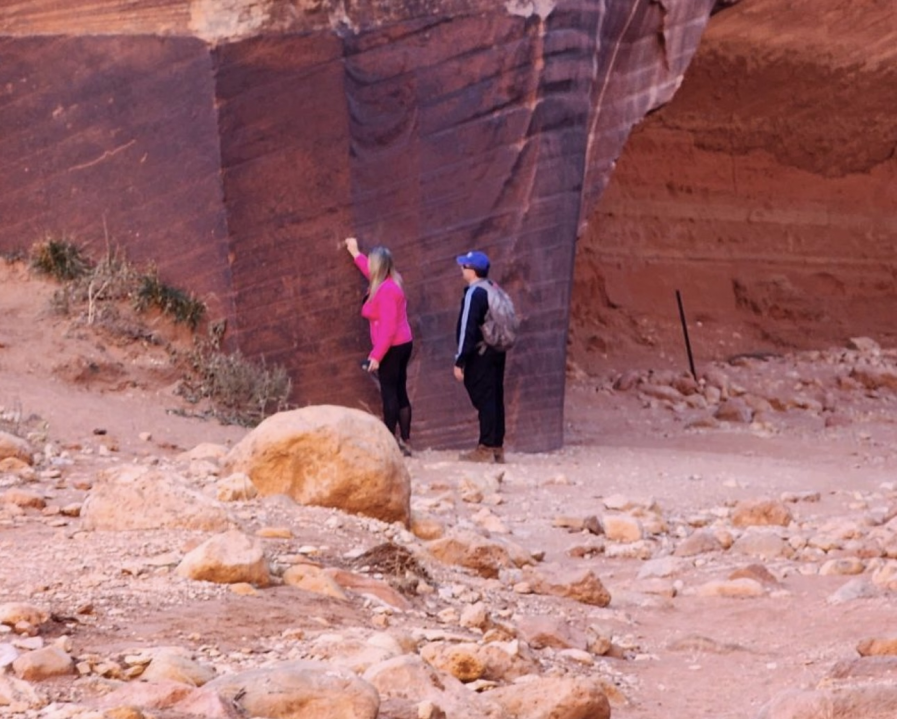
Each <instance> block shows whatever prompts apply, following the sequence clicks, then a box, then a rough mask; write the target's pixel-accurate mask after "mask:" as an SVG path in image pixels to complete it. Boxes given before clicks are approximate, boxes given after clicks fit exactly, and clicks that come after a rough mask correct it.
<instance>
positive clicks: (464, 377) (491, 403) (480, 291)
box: [454, 251, 506, 463]
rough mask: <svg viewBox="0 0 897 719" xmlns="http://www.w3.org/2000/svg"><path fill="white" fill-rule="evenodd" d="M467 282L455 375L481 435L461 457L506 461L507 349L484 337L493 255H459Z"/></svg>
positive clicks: (476, 253) (461, 315)
mask: <svg viewBox="0 0 897 719" xmlns="http://www.w3.org/2000/svg"><path fill="white" fill-rule="evenodd" d="M456 261H457V263H458V264H459V265H460V266H461V273H462V275H463V277H464V281H465V282H466V283H467V286H466V287H465V288H464V296H463V298H462V300H461V311H460V313H459V314H458V326H457V329H456V338H457V342H458V345H457V351H456V353H455V370H454V371H455V379H457V380H458V381H459V382H463V383H464V389H466V390H467V395H468V396H469V397H470V401H471V403H472V404H473V406H474V408H475V409H476V411H477V416H478V418H479V423H480V438H479V442H478V443H477V446H476V448H475V449H473V450H470V451H468V452H462V453H461V456H460V459H462V460H467V461H471V462H498V463H503V462H504V461H505V453H504V440H505V357H506V355H505V353H504V352H500V351H498V350H496V349H495V348H493V347H489V346H487V345H486V344H485V342H484V341H483V330H482V327H483V322H484V321H485V320H486V312H487V310H488V309H489V293H488V291H487V290H486V289H485V287H483V283H484V282H489V280H488V277H489V257H488V256H487V255H486V254H485V253H483V252H478V251H471V252H468V253H467V254H464V255H459V256H458V257H457V258H456Z"/></svg>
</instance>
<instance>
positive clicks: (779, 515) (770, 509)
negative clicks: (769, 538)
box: [732, 499, 792, 527]
mask: <svg viewBox="0 0 897 719" xmlns="http://www.w3.org/2000/svg"><path fill="white" fill-rule="evenodd" d="M791 520H792V516H791V510H789V509H788V507H787V506H786V505H785V504H784V503H783V502H777V501H775V500H771V499H754V500H745V501H742V502H739V503H738V504H737V505H736V506H735V509H734V510H733V512H732V524H733V525H735V526H736V527H751V526H769V525H776V526H780V527H787V526H788V525H789V524H790V523H791Z"/></svg>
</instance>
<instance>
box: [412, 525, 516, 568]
mask: <svg viewBox="0 0 897 719" xmlns="http://www.w3.org/2000/svg"><path fill="white" fill-rule="evenodd" d="M427 549H428V550H429V551H430V553H431V554H432V555H433V556H434V557H436V559H438V560H439V561H441V562H445V563H446V564H457V565H459V566H462V567H467V568H468V569H472V570H474V571H475V572H476V573H477V574H479V575H480V576H482V577H497V576H498V572H499V570H500V569H502V568H505V567H510V566H513V562H512V561H511V556H510V554H509V553H508V549H507V547H506V546H505V545H503V544H499V543H498V542H494V541H492V540H490V539H487V538H486V537H483V536H482V535H480V534H477V533H476V532H471V531H468V530H455V531H453V532H452V533H451V534H449V535H448V536H446V537H442V538H440V539H436V540H434V541H432V542H430V543H429V544H427Z"/></svg>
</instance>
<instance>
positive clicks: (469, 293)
mask: <svg viewBox="0 0 897 719" xmlns="http://www.w3.org/2000/svg"><path fill="white" fill-rule="evenodd" d="M488 309H489V293H488V292H486V290H485V289H483V288H482V287H478V286H476V285H468V286H467V287H465V288H464V296H463V297H462V298H461V311H460V312H459V313H458V326H457V327H456V328H455V338H456V339H457V345H456V349H455V367H461V368H462V369H464V367H465V365H466V364H467V361H468V359H469V358H470V357H471V355H473V354H474V353H476V352H479V347H480V343H481V342H482V341H483V330H482V326H483V322H485V321H486V312H487V311H488Z"/></svg>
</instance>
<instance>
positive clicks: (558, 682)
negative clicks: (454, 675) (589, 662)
mask: <svg viewBox="0 0 897 719" xmlns="http://www.w3.org/2000/svg"><path fill="white" fill-rule="evenodd" d="M487 696H488V697H489V698H490V699H492V700H494V701H496V702H498V703H499V704H500V705H501V706H502V707H504V709H505V711H507V712H508V714H509V715H510V716H512V717H514V718H515V719H610V702H609V701H608V700H607V697H606V696H605V694H604V689H603V687H602V685H601V684H600V683H599V682H597V681H593V680H591V679H586V678H569V679H568V678H551V677H538V678H533V679H532V680H531V681H527V682H520V683H517V684H513V685H511V686H506V687H499V688H498V689H493V690H492V691H490V692H488V693H487Z"/></svg>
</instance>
